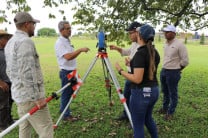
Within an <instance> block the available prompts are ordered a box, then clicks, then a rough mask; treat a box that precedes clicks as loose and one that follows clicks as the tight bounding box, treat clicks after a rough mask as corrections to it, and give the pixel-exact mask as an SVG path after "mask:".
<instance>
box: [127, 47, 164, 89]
mask: <svg viewBox="0 0 208 138" xmlns="http://www.w3.org/2000/svg"><path fill="white" fill-rule="evenodd" d="M149 61H150V56H149V53H148V48H147V46H141V47H139V48H138V49H137V52H136V54H135V55H134V57H133V59H132V60H131V62H130V67H131V73H132V74H133V73H134V68H144V75H143V79H142V82H141V83H140V84H135V83H133V82H132V85H131V88H135V87H137V88H143V87H153V86H157V85H158V81H157V77H156V73H157V67H158V64H159V63H160V55H159V53H158V52H157V50H156V49H155V67H156V71H155V72H154V78H153V80H149V64H150V62H149Z"/></svg>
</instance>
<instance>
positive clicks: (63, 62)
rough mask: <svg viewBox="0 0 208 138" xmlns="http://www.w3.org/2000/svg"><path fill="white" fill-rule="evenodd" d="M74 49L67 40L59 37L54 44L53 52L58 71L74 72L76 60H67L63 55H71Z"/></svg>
mask: <svg viewBox="0 0 208 138" xmlns="http://www.w3.org/2000/svg"><path fill="white" fill-rule="evenodd" d="M73 51H74V47H73V46H72V45H71V42H70V40H69V39H67V38H65V37H63V36H60V37H59V38H58V40H57V41H56V44H55V52H56V57H57V62H58V65H59V68H60V69H64V70H75V69H76V66H77V65H76V59H75V58H74V59H72V60H67V59H65V58H64V55H65V54H67V53H72V52H73Z"/></svg>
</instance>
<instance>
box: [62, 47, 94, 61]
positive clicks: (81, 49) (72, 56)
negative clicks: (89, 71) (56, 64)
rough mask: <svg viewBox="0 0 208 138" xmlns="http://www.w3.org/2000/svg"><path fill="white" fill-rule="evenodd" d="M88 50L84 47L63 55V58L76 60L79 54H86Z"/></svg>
mask: <svg viewBox="0 0 208 138" xmlns="http://www.w3.org/2000/svg"><path fill="white" fill-rule="evenodd" d="M89 50H90V49H89V48H87V47H84V48H80V49H78V50H75V51H74V52H72V53H66V54H65V55H64V58H65V59H67V60H72V59H74V58H76V57H77V56H78V55H79V54H81V53H82V52H88V51H89Z"/></svg>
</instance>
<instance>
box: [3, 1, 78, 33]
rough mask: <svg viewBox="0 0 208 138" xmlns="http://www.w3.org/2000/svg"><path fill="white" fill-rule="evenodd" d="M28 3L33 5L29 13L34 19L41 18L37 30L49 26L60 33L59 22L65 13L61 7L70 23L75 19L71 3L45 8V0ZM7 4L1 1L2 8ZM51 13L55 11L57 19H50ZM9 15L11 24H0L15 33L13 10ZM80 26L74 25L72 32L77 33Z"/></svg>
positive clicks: (8, 12) (9, 31)
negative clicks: (62, 13) (61, 11)
mask: <svg viewBox="0 0 208 138" xmlns="http://www.w3.org/2000/svg"><path fill="white" fill-rule="evenodd" d="M27 2H28V5H29V6H30V7H31V11H29V13H30V14H31V15H32V17H33V18H34V19H38V20H40V23H37V24H36V29H35V31H36V32H37V30H39V29H40V28H43V27H48V28H53V29H55V30H56V32H57V33H58V23H59V21H61V20H62V19H63V15H61V13H59V12H58V10H59V9H62V10H64V11H65V13H66V14H65V15H66V20H68V21H69V22H70V23H71V22H72V21H73V14H74V11H72V10H70V9H71V7H70V5H61V6H59V7H58V8H53V9H50V8H43V7H42V6H43V4H42V3H43V0H27ZM5 7H6V4H5V3H3V4H2V3H1V4H0V9H5ZM49 13H53V14H55V16H56V19H49V17H48V15H49ZM7 16H8V20H9V21H11V24H9V23H3V24H0V29H5V28H7V30H8V33H12V34H13V33H14V32H15V30H16V27H15V24H14V22H13V19H14V16H15V14H11V11H7ZM77 28H78V26H72V29H73V30H74V32H73V30H72V34H73V33H75V31H76V30H77Z"/></svg>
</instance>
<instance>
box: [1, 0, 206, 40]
mask: <svg viewBox="0 0 208 138" xmlns="http://www.w3.org/2000/svg"><path fill="white" fill-rule="evenodd" d="M43 2H44V5H45V6H46V7H51V8H54V7H55V8H58V6H59V5H60V4H70V3H72V2H74V3H76V6H75V7H74V8H73V10H76V14H75V15H74V19H75V21H74V22H73V23H74V24H82V25H84V26H85V27H84V28H85V29H86V30H87V31H92V30H93V31H95V30H98V29H99V27H103V28H104V29H105V31H108V32H111V33H110V35H109V36H108V40H116V41H117V42H120V41H121V40H122V39H123V38H124V37H125V36H126V34H125V33H124V28H126V27H127V26H128V25H129V24H130V22H132V21H134V20H136V19H137V18H139V19H141V20H142V22H143V23H145V22H146V23H148V22H149V23H151V24H153V25H154V26H156V25H162V24H173V25H175V26H179V27H180V28H182V29H184V30H187V29H188V30H192V31H196V30H199V29H202V28H207V26H208V22H207V21H206V18H207V15H208V6H207V4H208V1H207V0H174V1H173V0H148V1H147V0H132V1H130V2H129V1H127V0H82V1H80V0H59V1H56V0H44V1H43ZM12 5H13V6H12ZM7 6H8V7H9V8H12V9H13V11H14V12H17V11H22V10H26V11H29V10H30V7H29V6H28V5H27V2H26V0H19V1H17V0H10V1H7ZM15 6H16V7H15ZM9 8H7V9H9ZM59 12H60V13H62V14H63V16H64V14H65V12H64V11H63V10H61V9H60V10H59ZM49 17H51V18H55V16H54V15H53V14H52V13H49ZM64 17H65V16H64ZM64 17H63V19H64ZM0 21H6V14H5V10H0Z"/></svg>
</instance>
